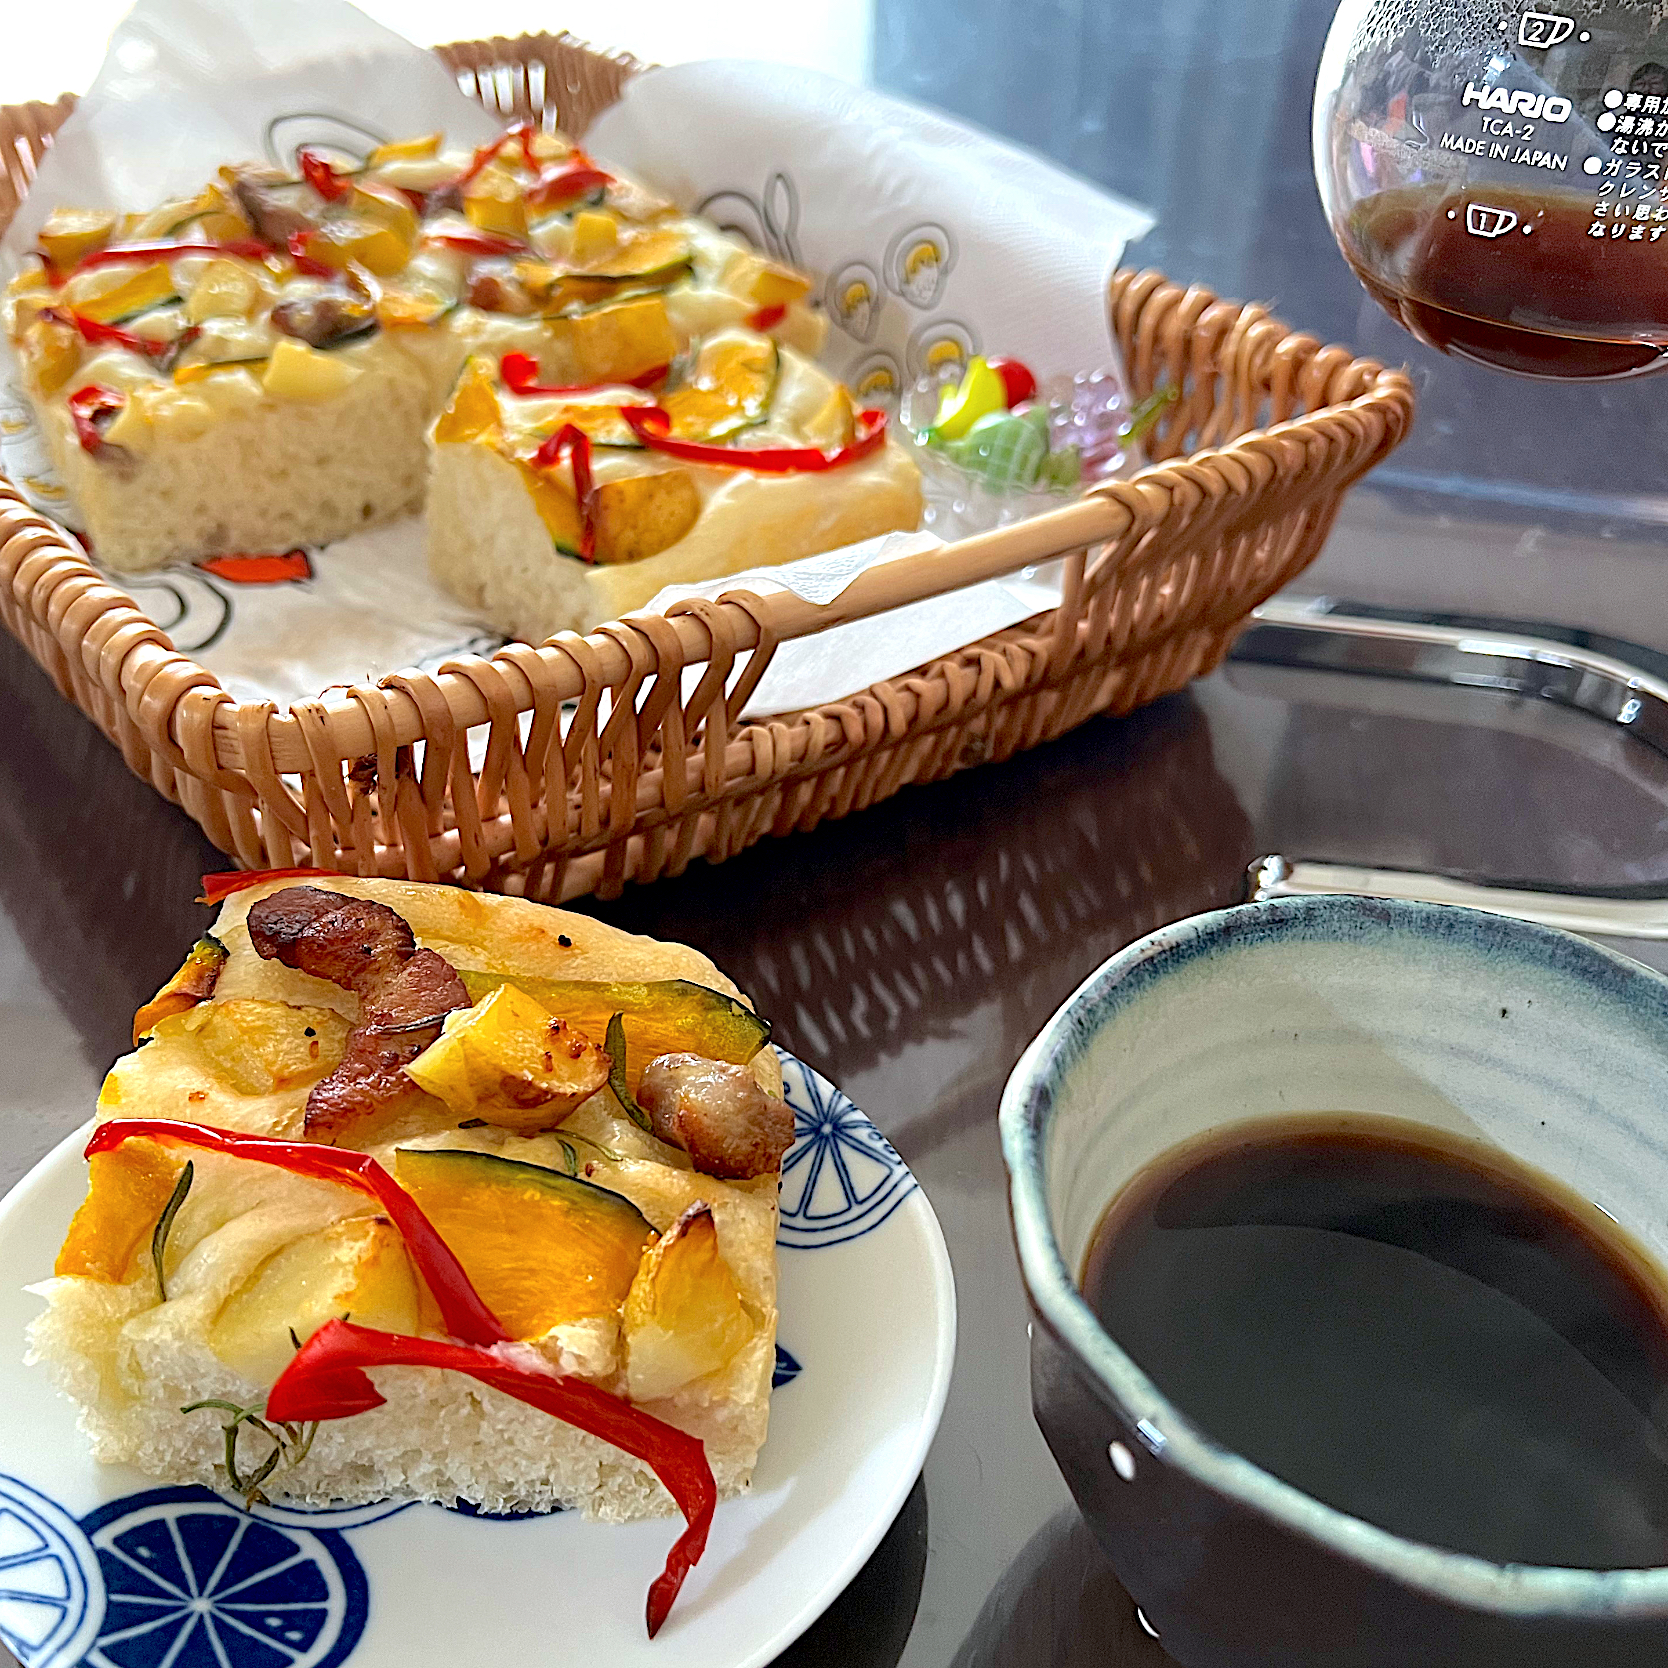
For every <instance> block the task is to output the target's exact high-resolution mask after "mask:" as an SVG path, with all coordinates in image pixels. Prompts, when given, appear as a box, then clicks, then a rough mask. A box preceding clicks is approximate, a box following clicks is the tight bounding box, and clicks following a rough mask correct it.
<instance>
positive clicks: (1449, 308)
mask: <svg viewBox="0 0 1668 1668" xmlns="http://www.w3.org/2000/svg"><path fill="white" fill-rule="evenodd" d="M1664 11H1668V8H1660V7H1654V6H1645V7H1641V6H1638V5H1636V4H1632V3H1629V0H1561V4H1560V5H1559V6H1558V7H1557V8H1554V7H1553V6H1552V5H1550V4H1536V5H1531V6H1499V5H1494V6H1483V5H1479V4H1474V3H1472V0H1345V4H1344V5H1342V6H1341V7H1340V8H1339V10H1338V14H1337V17H1336V18H1335V20H1334V22H1333V27H1332V33H1331V35H1330V37H1329V39H1328V41H1327V47H1326V53H1325V56H1324V58H1323V60H1322V64H1321V72H1320V79H1319V83H1318V85H1317V89H1316V99H1315V127H1314V141H1315V169H1316V178H1317V180H1318V182H1319V184H1320V189H1321V197H1322V201H1323V203H1324V204H1325V207H1326V211H1327V215H1328V218H1329V219H1330V221H1331V224H1332V229H1333V233H1334V235H1335V236H1336V237H1337V239H1338V243H1339V246H1340V248H1341V249H1342V250H1343V252H1344V255H1345V257H1346V258H1347V259H1348V261H1349V263H1350V265H1351V266H1352V267H1353V268H1354V269H1355V271H1356V273H1357V274H1358V275H1359V277H1360V278H1361V280H1362V282H1363V283H1364V284H1365V285H1366V287H1367V289H1368V291H1369V292H1370V293H1371V294H1372V295H1373V296H1374V297H1375V299H1377V300H1378V301H1379V302H1380V303H1381V304H1382V305H1383V306H1384V307H1385V308H1386V310H1387V311H1388V312H1389V313H1390V314H1391V316H1392V317H1393V318H1395V319H1397V320H1398V321H1399V322H1400V323H1402V324H1404V325H1406V327H1407V328H1408V329H1409V330H1411V331H1412V332H1413V333H1414V334H1415V335H1416V336H1418V337H1420V338H1421V339H1422V340H1423V341H1426V342H1428V343H1429V344H1430V345H1431V346H1432V347H1436V348H1440V349H1441V350H1442V351H1444V352H1447V353H1452V354H1456V355H1459V356H1461V357H1464V358H1467V359H1472V360H1476V361H1478V362H1480V363H1482V364H1486V365H1491V366H1495V367H1497V368H1499V369H1502V370H1508V371H1515V372H1519V373H1522V374H1525V375H1530V376H1546V377H1563V378H1586V379H1598V378H1611V377H1626V376H1636V375H1640V374H1642V373H1644V372H1648V371H1651V370H1655V369H1656V368H1657V367H1658V366H1659V365H1661V364H1663V363H1664V361H1665V358H1668V18H1665V17H1663V16H1661V15H1659V14H1661V13H1663V12H1664Z"/></svg>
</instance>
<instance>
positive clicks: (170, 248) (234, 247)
mask: <svg viewBox="0 0 1668 1668" xmlns="http://www.w3.org/2000/svg"><path fill="white" fill-rule="evenodd" d="M271 253H272V251H271V250H270V249H269V248H268V247H267V246H266V245H265V244H264V243H262V242H261V241H260V240H259V239H258V238H252V237H245V238H234V239H233V240H232V241H231V242H230V243H128V244H121V245H118V246H117V247H116V248H114V249H95V250H93V252H92V253H91V254H90V255H83V256H82V257H81V259H80V260H78V261H77V262H76V263H75V265H74V267H73V268H71V270H72V271H73V272H89V271H91V270H92V269H93V268H94V267H99V266H117V265H120V264H121V263H122V262H123V261H159V260H160V261H169V260H172V259H174V257H175V256H176V255H236V256H237V257H238V258H239V259H240V260H245V261H261V260H265V259H266V257H267V256H268V255H270V254H271ZM47 270H48V271H51V268H50V267H48V269H47ZM58 281H59V282H60V283H61V282H62V281H63V280H62V277H61V276H60V277H59V280H58Z"/></svg>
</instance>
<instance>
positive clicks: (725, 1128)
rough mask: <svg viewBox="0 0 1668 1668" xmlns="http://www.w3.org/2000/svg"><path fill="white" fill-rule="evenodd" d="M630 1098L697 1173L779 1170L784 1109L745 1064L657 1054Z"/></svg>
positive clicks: (788, 1124) (741, 1175)
mask: <svg viewBox="0 0 1668 1668" xmlns="http://www.w3.org/2000/svg"><path fill="white" fill-rule="evenodd" d="M637 1103H638V1105H639V1106H641V1107H642V1108H643V1110H644V1111H645V1112H647V1113H648V1115H649V1121H650V1123H652V1124H653V1125H654V1132H655V1134H656V1135H658V1136H659V1137H660V1139H661V1140H662V1141H665V1142H668V1143H670V1144H671V1145H672V1146H674V1147H682V1148H683V1150H684V1151H685V1152H686V1153H688V1154H689V1159H690V1162H691V1163H692V1164H693V1165H694V1166H695V1168H696V1169H697V1170H699V1171H701V1172H702V1173H703V1174H705V1175H708V1176H717V1177H718V1178H719V1179H720V1180H721V1181H743V1180H746V1179H747V1178H748V1177H750V1176H763V1175H768V1174H770V1173H771V1172H772V1171H775V1170H780V1169H781V1168H782V1155H783V1154H784V1153H785V1152H786V1151H787V1150H788V1148H789V1147H791V1146H792V1145H793V1113H792V1111H791V1110H790V1109H789V1107H788V1106H787V1104H786V1103H785V1102H783V1101H780V1100H778V1099H777V1098H776V1097H775V1095H770V1094H766V1093H765V1091H764V1090H763V1089H761V1088H760V1087H759V1082H758V1079H757V1078H756V1077H754V1075H753V1074H752V1072H750V1071H749V1070H748V1069H747V1067H746V1066H732V1065H726V1064H725V1063H724V1062H723V1061H722V1060H708V1059H705V1058H704V1057H703V1056H701V1055H699V1054H662V1055H660V1056H659V1057H658V1058H657V1059H654V1060H651V1061H650V1062H649V1063H648V1065H647V1066H646V1067H645V1068H644V1070H643V1081H642V1082H641V1083H640V1084H639V1085H638V1088H637Z"/></svg>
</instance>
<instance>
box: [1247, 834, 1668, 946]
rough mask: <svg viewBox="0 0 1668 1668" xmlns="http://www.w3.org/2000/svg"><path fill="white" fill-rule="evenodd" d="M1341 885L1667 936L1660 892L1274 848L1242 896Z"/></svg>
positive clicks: (1613, 931)
mask: <svg viewBox="0 0 1668 1668" xmlns="http://www.w3.org/2000/svg"><path fill="white" fill-rule="evenodd" d="M1323 892H1343V893H1348V894H1350V895H1352V896H1355V897H1363V898H1403V899H1407V900H1409V901H1410V902H1413V903H1435V904H1462V905H1463V906H1464V907H1465V908H1467V909H1482V910H1487V911H1488V912H1489V913H1490V914H1491V915H1513V916H1516V917H1517V918H1518V920H1520V921H1534V922H1537V923H1539V924H1540V925H1541V926H1547V927H1562V928H1563V929H1564V930H1565V931H1566V932H1580V933H1596V934H1598V935H1599V936H1601V937H1606V938H1642V939H1659V940H1668V898H1659V897H1630V898H1622V897H1614V898H1605V897H1591V896H1587V897H1583V896H1578V895H1575V894H1572V893H1568V892H1531V891H1522V890H1519V889H1517V888H1514V887H1506V886H1480V885H1477V884H1476V883H1474V882H1472V881H1466V880H1452V879H1450V878H1449V877H1448V876H1446V875H1421V874H1414V873H1412V872H1410V871H1408V870H1405V869H1358V868H1352V867H1350V866H1348V865H1346V864H1343V863H1301V862H1298V863H1291V862H1287V860H1286V859H1285V858H1284V857H1280V856H1278V855H1276V856H1271V857H1265V858H1263V859H1262V860H1261V861H1260V862H1258V863H1253V864H1252V865H1251V871H1250V888H1249V895H1250V897H1251V899H1252V900H1253V901H1254V902H1255V901H1260V900H1261V899H1263V898H1297V897H1312V896H1314V895H1316V894H1317V893H1323Z"/></svg>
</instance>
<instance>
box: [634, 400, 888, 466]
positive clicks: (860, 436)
mask: <svg viewBox="0 0 1668 1668" xmlns="http://www.w3.org/2000/svg"><path fill="white" fill-rule="evenodd" d="M620 415H621V416H622V417H623V418H624V419H625V420H626V424H627V426H628V427H629V428H630V429H631V432H632V433H633V434H634V435H636V436H637V438H638V439H639V440H640V441H642V443H643V444H644V445H645V446H647V447H648V448H649V449H650V450H651V451H655V452H665V453H666V455H667V456H668V457H674V458H683V459H684V460H685V461H686V462H689V463H715V464H719V465H722V466H723V467H724V468H727V469H752V470H756V471H757V472H758V473H759V474H761V475H798V474H804V473H815V472H817V471H819V470H823V469H838V468H840V467H841V466H842V465H843V464H847V463H856V462H857V460H858V459H859V458H866V457H867V456H868V455H869V454H870V453H871V452H875V451H878V450H879V449H880V448H881V446H883V445H884V444H885V443H886V413H885V412H884V411H879V410H870V411H860V412H859V413H858V414H857V423H856V433H857V438H856V439H855V440H853V441H852V443H851V444H850V445H849V446H836V447H835V448H834V450H833V451H831V452H825V451H823V450H821V449H820V448H819V447H816V446H712V445H708V444H707V443H706V442H704V441H696V440H674V439H672V437H671V435H670V434H668V433H667V430H668V429H669V428H670V427H671V419H670V418H669V417H668V416H667V415H666V413H665V411H664V410H663V409H662V408H661V407H660V406H658V405H622V406H621V407H620Z"/></svg>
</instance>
